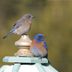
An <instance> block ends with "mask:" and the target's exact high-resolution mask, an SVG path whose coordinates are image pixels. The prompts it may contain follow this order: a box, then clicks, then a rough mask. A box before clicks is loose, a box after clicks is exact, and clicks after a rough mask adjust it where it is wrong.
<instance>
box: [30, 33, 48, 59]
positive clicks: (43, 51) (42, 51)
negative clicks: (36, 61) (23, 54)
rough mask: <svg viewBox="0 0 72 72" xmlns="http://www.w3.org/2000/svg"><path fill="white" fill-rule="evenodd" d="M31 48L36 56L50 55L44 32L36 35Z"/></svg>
mask: <svg viewBox="0 0 72 72" xmlns="http://www.w3.org/2000/svg"><path fill="white" fill-rule="evenodd" d="M30 50H31V52H32V53H33V55H34V56H37V57H40V58H42V57H47V56H48V47H47V44H46V41H45V39H44V36H43V34H37V35H35V36H34V39H33V40H32V44H31V47H30Z"/></svg>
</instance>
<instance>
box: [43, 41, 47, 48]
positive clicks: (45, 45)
mask: <svg viewBox="0 0 72 72" xmlns="http://www.w3.org/2000/svg"><path fill="white" fill-rule="evenodd" d="M44 48H46V49H48V46H47V43H46V41H44Z"/></svg>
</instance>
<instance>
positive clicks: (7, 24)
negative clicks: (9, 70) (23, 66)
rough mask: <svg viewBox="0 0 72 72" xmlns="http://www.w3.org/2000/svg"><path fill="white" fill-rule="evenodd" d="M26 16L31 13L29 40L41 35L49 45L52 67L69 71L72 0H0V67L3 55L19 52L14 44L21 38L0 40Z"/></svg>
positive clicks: (71, 54) (70, 60)
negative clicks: (37, 34)
mask: <svg viewBox="0 0 72 72" xmlns="http://www.w3.org/2000/svg"><path fill="white" fill-rule="evenodd" d="M26 13H32V14H33V15H34V16H35V17H36V19H34V20H33V24H32V29H31V31H30V32H29V35H30V37H31V38H32V37H33V36H34V35H35V34H36V33H43V34H44V36H45V39H46V41H47V44H48V47H49V48H48V55H49V60H50V62H51V64H52V65H53V66H54V67H55V68H56V69H58V70H59V71H60V72H72V0H0V66H2V65H5V64H6V63H3V62H2V58H3V57H4V56H10V55H13V54H14V53H15V52H16V51H17V50H18V49H17V48H16V47H15V45H14V43H15V41H16V40H18V39H19V38H20V37H19V36H17V35H11V36H9V37H8V38H7V39H5V40H3V39H2V37H3V36H4V35H5V34H6V32H8V31H9V30H10V28H11V26H12V25H13V24H14V23H15V21H16V20H17V19H19V18H20V17H21V16H22V15H24V14H26Z"/></svg>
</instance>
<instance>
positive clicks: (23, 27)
mask: <svg viewBox="0 0 72 72" xmlns="http://www.w3.org/2000/svg"><path fill="white" fill-rule="evenodd" d="M33 17H34V16H32V14H25V15H24V16H22V17H21V18H20V19H19V20H17V21H16V23H15V24H14V25H13V27H12V29H11V30H10V31H9V32H8V33H7V34H6V35H5V36H4V37H3V39H5V38H6V37H7V36H8V35H10V34H12V33H14V34H17V35H24V34H27V33H28V32H29V30H30V28H31V24H32V19H33Z"/></svg>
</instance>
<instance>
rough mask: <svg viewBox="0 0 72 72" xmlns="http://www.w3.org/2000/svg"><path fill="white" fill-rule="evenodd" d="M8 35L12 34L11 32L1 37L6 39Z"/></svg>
mask: <svg viewBox="0 0 72 72" xmlns="http://www.w3.org/2000/svg"><path fill="white" fill-rule="evenodd" d="M10 34H12V32H8V33H7V34H6V35H5V36H3V39H5V38H7V36H8V35H10Z"/></svg>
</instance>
